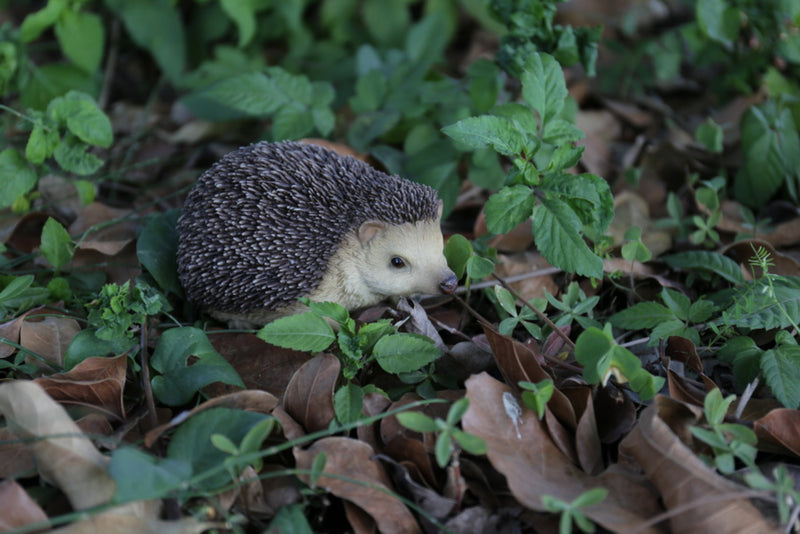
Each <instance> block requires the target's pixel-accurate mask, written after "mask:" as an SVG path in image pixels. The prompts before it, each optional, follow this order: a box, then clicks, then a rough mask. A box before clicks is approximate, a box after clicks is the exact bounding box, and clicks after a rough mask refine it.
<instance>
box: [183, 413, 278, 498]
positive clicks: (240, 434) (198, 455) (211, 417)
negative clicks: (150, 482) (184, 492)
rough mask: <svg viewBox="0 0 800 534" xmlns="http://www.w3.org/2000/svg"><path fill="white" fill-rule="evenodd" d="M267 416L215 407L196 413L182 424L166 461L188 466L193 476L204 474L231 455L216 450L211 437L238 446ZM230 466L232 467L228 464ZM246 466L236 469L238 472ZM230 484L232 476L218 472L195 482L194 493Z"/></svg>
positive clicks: (221, 471) (239, 466) (242, 465)
mask: <svg viewBox="0 0 800 534" xmlns="http://www.w3.org/2000/svg"><path fill="white" fill-rule="evenodd" d="M269 417H270V416H269V415H266V414H263V413H257V412H249V411H245V410H234V409H231V408H223V407H215V408H209V409H207V410H203V411H201V412H198V413H196V414H194V415H192V417H190V418H189V419H187V420H186V422H184V423H183V424H181V425H180V426H179V427H178V428H177V430H176V431H175V433H174V434H173V435H172V438H171V439H170V441H169V445H168V446H167V458H172V459H180V460H182V461H185V462H189V464H190V465H191V466H192V474H193V475H194V476H197V475H200V474H203V473H207V472H209V471H211V470H212V469H215V468H216V467H218V466H219V465H220V464H222V463H223V462H224V461H225V460H226V459H227V458H230V455H229V454H227V453H226V452H223V451H221V450H219V449H218V448H216V447H215V446H214V444H213V443H212V442H211V436H212V435H214V434H222V435H223V436H225V437H226V438H228V440H230V441H231V442H233V443H241V442H242V440H243V439H244V437H245V436H246V435H247V433H248V432H250V430H251V429H252V428H253V427H255V426H256V425H258V424H260V423H262V422H263V421H264V420H265V419H267V418H269ZM228 465H229V466H233V465H235V464H232V463H230V462H229V463H228ZM245 467H246V465H244V464H239V465H235V468H236V471H237V472H241V470H242V469H244V468H245ZM230 482H231V474H230V473H229V472H228V471H227V470H218V471H217V472H216V473H215V474H213V475H210V476H208V477H205V478H203V479H202V480H199V481H197V482H196V486H194V487H195V488H196V489H200V490H205V491H214V490H218V489H220V488H222V487H223V486H225V485H226V484H229V483H230Z"/></svg>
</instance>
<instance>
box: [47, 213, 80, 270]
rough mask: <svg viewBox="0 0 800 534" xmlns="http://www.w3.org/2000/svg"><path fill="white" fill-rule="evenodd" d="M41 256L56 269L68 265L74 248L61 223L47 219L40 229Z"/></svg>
mask: <svg viewBox="0 0 800 534" xmlns="http://www.w3.org/2000/svg"><path fill="white" fill-rule="evenodd" d="M41 248H42V255H44V257H45V259H46V260H47V261H48V262H50V265H52V266H53V267H55V268H56V269H60V268H62V267H63V266H64V265H66V264H67V263H69V261H70V260H71V259H72V255H73V253H74V252H75V246H74V244H73V243H72V238H71V237H70V235H69V232H67V230H66V229H65V228H64V227H63V226H61V223H59V222H58V221H56V220H55V219H53V218H52V217H48V218H47V222H45V223H44V228H42V244H41Z"/></svg>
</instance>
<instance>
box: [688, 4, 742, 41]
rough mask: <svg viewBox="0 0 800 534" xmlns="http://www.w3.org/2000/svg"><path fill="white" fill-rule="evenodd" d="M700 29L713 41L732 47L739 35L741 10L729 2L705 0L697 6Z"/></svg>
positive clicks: (696, 13)
mask: <svg viewBox="0 0 800 534" xmlns="http://www.w3.org/2000/svg"><path fill="white" fill-rule="evenodd" d="M695 17H696V18H697V24H698V26H699V27H700V29H701V30H702V31H703V32H704V33H705V34H706V35H708V36H709V37H710V38H711V39H713V40H715V41H717V42H719V43H722V44H724V45H727V46H732V45H733V42H734V41H735V40H736V37H737V35H738V34H739V26H740V22H739V10H738V9H736V8H734V7H731V6H730V4H729V2H728V1H727V0H703V1H702V2H697V4H695Z"/></svg>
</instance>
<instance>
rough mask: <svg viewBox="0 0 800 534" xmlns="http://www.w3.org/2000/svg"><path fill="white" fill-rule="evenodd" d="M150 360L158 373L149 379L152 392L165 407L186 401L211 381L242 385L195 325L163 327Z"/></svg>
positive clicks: (240, 380) (229, 365)
mask: <svg viewBox="0 0 800 534" xmlns="http://www.w3.org/2000/svg"><path fill="white" fill-rule="evenodd" d="M190 358H192V360H193V361H191V362H190V361H189V359H190ZM151 363H152V366H153V369H155V370H156V371H157V372H158V373H160V376H155V377H153V379H152V381H151V382H152V385H153V393H155V395H156V398H158V400H160V401H161V402H163V403H164V404H166V405H168V406H180V405H182V404H186V403H187V402H189V401H190V400H191V398H192V397H193V396H194V395H195V394H197V392H198V391H200V389H201V388H203V387H205V386H207V385H208V384H212V383H214V382H223V383H225V384H231V385H233V386H238V387H242V388H243V387H244V383H242V379H241V378H239V375H238V374H237V373H236V370H235V369H234V368H233V367H232V366H231V364H229V363H228V362H227V361H226V360H225V359H224V358H223V357H222V356H220V355H219V353H218V352H217V351H216V350H214V347H213V346H212V345H211V342H210V341H209V340H208V337H206V334H205V332H203V331H202V330H200V329H198V328H193V327H188V326H187V327H179V328H170V329H169V330H166V331H165V332H164V333H163V334H161V338H160V339H159V340H158V344H157V345H156V350H155V351H154V352H153V358H152V360H151Z"/></svg>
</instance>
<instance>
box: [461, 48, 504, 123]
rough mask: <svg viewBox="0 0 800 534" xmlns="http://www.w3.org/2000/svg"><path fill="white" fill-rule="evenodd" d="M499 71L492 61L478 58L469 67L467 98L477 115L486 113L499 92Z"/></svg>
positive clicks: (493, 103) (495, 100)
mask: <svg viewBox="0 0 800 534" xmlns="http://www.w3.org/2000/svg"><path fill="white" fill-rule="evenodd" d="M499 73H500V71H499V69H498V67H497V64H496V63H495V62H494V61H490V60H489V59H486V58H480V59H478V60H477V61H474V62H473V63H472V64H471V65H470V66H469V72H468V73H467V77H468V78H469V96H470V99H471V100H472V105H473V106H475V109H476V110H477V111H478V113H486V112H488V111H489V110H490V109H492V106H494V105H495V103H496V102H497V95H498V94H499V92H500V77H499Z"/></svg>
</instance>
